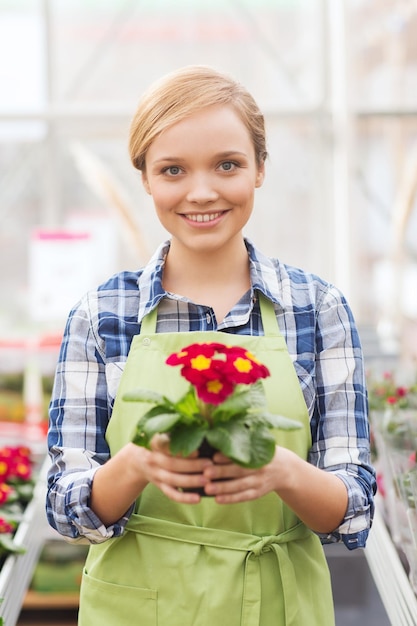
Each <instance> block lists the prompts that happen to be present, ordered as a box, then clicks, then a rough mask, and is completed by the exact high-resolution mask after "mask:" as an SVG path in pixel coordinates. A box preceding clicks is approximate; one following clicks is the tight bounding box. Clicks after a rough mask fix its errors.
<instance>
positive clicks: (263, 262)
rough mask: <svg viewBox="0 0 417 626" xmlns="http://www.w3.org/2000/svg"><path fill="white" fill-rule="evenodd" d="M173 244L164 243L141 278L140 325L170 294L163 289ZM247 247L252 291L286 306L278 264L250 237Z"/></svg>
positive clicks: (139, 281)
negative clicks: (258, 247) (166, 263)
mask: <svg viewBox="0 0 417 626" xmlns="http://www.w3.org/2000/svg"><path fill="white" fill-rule="evenodd" d="M170 245H171V242H170V240H168V241H165V242H164V243H162V244H161V245H160V246H159V247H158V248H157V249H156V250H155V252H154V254H153V255H152V257H151V259H150V261H149V262H148V264H147V265H146V266H145V267H144V268H143V271H142V272H141V273H140V275H139V278H138V288H139V310H138V321H139V322H141V321H142V319H143V318H144V317H145V315H147V314H148V313H150V312H151V311H152V310H153V309H154V308H155V307H156V306H158V304H159V302H160V301H161V300H162V298H164V297H166V296H168V295H170V294H168V292H167V291H165V289H164V288H163V286H162V273H163V269H164V265H165V259H166V255H167V254H168V251H169V248H170ZM245 245H246V249H247V251H248V255H249V264H250V278H251V288H252V292H255V291H260V292H262V293H263V294H264V295H265V296H266V297H267V298H268V299H269V300H271V301H272V302H274V303H276V304H279V305H282V302H283V290H282V283H281V280H280V278H279V271H277V266H276V264H275V263H274V262H273V261H272V260H271V259H270V258H268V257H267V256H265V255H264V254H263V253H262V252H260V250H258V249H257V248H255V246H254V245H253V243H252V242H251V241H250V240H249V239H247V238H245Z"/></svg>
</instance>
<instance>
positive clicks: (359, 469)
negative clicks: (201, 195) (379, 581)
mask: <svg viewBox="0 0 417 626" xmlns="http://www.w3.org/2000/svg"><path fill="white" fill-rule="evenodd" d="M246 246H247V249H248V254H249V259H250V276H251V290H250V291H248V293H247V294H245V296H243V297H242V299H241V300H240V301H239V302H238V303H237V304H236V305H235V306H234V307H233V309H232V310H231V311H230V313H229V314H228V315H227V316H226V317H225V319H224V320H223V321H222V322H221V323H220V324H218V323H217V321H216V318H215V316H214V313H213V310H212V309H211V308H210V307H208V306H203V305H199V304H195V303H193V302H191V301H189V300H188V299H186V298H184V297H181V296H177V295H175V294H172V293H167V292H166V291H165V290H164V288H163V286H162V271H163V266H164V259H165V256H166V254H167V251H168V249H169V242H166V243H164V244H163V245H161V246H160V248H159V249H158V250H157V251H156V253H155V254H154V256H153V258H152V259H151V260H150V262H149V263H148V265H146V267H144V268H143V269H141V270H140V271H138V272H122V273H119V274H116V275H115V276H113V277H112V278H110V280H108V281H107V282H106V283H104V284H103V285H101V286H100V287H98V289H97V290H94V291H90V292H89V293H87V294H86V295H85V296H84V297H83V298H82V300H81V301H80V302H79V303H78V304H77V305H76V306H75V308H74V309H73V310H72V311H71V312H70V315H69V318H68V321H67V325H66V329H65V333H64V338H63V342H62V346H61V351H60V355H59V359H58V364H57V369H56V377H55V385H54V391H53V394H52V400H51V405H50V429H49V434H48V446H49V451H50V455H51V459H52V466H51V468H50V471H49V474H48V495H47V516H48V519H49V522H50V524H51V525H52V526H53V527H54V528H56V529H57V530H58V532H59V533H61V534H62V535H64V536H66V537H67V538H69V540H72V541H88V542H91V543H99V542H101V541H105V540H106V539H108V538H110V537H114V536H119V535H120V534H122V533H123V529H124V527H125V525H126V523H127V520H128V518H129V515H130V513H131V510H129V511H128V512H127V513H126V515H125V516H124V517H123V518H122V519H120V520H119V521H118V522H117V523H115V524H112V525H111V526H109V527H105V526H104V525H103V524H102V522H101V521H100V520H99V519H98V517H97V516H96V515H95V514H94V512H93V511H92V510H91V509H90V507H89V502H90V493H91V485H92V480H93V477H94V474H95V472H96V470H97V469H98V468H99V467H100V465H102V464H103V463H105V462H106V461H107V459H108V458H109V448H108V445H107V443H106V440H105V432H106V428H107V425H108V423H109V419H110V417H111V413H112V409H113V404H114V399H115V396H116V392H117V388H118V384H119V380H120V377H121V374H122V371H123V367H124V363H125V362H126V359H127V357H128V353H129V349H130V345H131V341H132V338H133V337H134V336H135V335H137V334H138V333H139V331H140V324H141V320H142V319H143V317H144V316H145V315H146V314H147V313H149V312H150V311H151V310H152V309H154V308H155V307H156V306H157V305H158V321H157V332H176V331H182V332H187V331H206V330H216V329H217V330H219V331H222V332H229V333H235V334H244V335H260V334H263V330H262V322H261V316H260V310H259V305H258V301H257V298H256V292H257V291H261V292H262V293H263V294H264V295H265V296H266V297H267V298H269V299H270V300H271V301H272V302H273V303H274V306H275V311H276V315H277V320H278V324H279V327H280V330H281V333H282V334H283V336H284V338H285V340H286V343H287V346H288V351H289V354H290V356H291V358H292V361H293V363H294V367H295V370H296V373H297V375H298V378H299V381H300V385H301V389H302V391H303V394H304V398H305V402H306V405H307V408H308V412H309V416H310V426H311V435H312V447H311V449H310V451H309V457H308V460H309V462H310V463H312V464H314V465H316V466H317V467H320V468H322V469H324V470H326V471H329V472H333V473H334V474H336V475H337V476H339V478H340V479H341V480H343V482H344V483H345V485H346V487H347V491H348V501H349V504H348V508H347V511H346V516H345V518H344V520H343V521H342V523H341V525H340V526H339V528H338V529H337V530H336V532H334V533H332V534H331V535H326V536H321V539H322V541H323V542H332V541H340V540H342V541H343V542H344V543H345V544H346V545H347V547H348V548H349V549H353V548H356V547H363V546H364V545H365V542H366V538H367V536H368V532H369V528H370V525H371V521H372V516H373V510H374V504H373V494H374V492H375V474H374V470H373V468H372V466H371V465H370V452H369V429H368V419H367V395H366V387H365V377H364V367H363V357H362V350H361V346H360V341H359V337H358V333H357V330H356V327H355V323H354V320H353V317H352V313H351V311H350V309H349V306H348V305H347V303H346V301H345V299H344V297H343V295H342V294H341V293H340V292H339V291H338V290H337V289H336V288H335V287H334V286H333V285H331V284H328V283H326V282H324V281H323V280H321V279H320V278H318V277H317V276H314V275H312V274H307V273H305V272H303V271H301V270H299V269H297V268H294V267H289V266H287V265H284V264H282V263H280V262H279V261H278V260H276V259H270V258H267V257H265V256H264V255H263V254H261V253H260V252H259V251H258V250H257V249H255V248H254V246H253V245H252V244H251V243H250V242H249V241H248V240H246Z"/></svg>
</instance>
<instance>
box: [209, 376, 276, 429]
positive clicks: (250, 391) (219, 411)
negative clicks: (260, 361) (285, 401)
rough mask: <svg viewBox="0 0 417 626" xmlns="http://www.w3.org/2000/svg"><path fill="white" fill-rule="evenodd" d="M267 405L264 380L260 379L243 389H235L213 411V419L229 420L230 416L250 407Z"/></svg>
mask: <svg viewBox="0 0 417 626" xmlns="http://www.w3.org/2000/svg"><path fill="white" fill-rule="evenodd" d="M265 406H266V403H265V393H264V388H263V386H262V382H261V381H259V380H258V381H257V382H256V383H255V384H253V385H250V386H249V387H245V388H244V389H243V390H242V391H235V393H234V394H233V395H231V396H229V397H228V398H226V400H225V401H224V402H222V404H219V405H218V406H217V407H216V408H215V410H214V411H213V421H214V422H220V421H228V420H230V416H233V418H232V419H234V418H235V416H236V415H242V414H243V413H245V412H247V411H249V410H250V409H256V408H264V407H265Z"/></svg>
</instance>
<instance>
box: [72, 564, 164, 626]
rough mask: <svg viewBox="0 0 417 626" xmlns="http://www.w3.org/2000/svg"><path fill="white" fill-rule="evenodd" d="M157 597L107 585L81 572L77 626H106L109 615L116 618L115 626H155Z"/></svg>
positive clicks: (153, 592)
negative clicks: (144, 625) (139, 625)
mask: <svg viewBox="0 0 417 626" xmlns="http://www.w3.org/2000/svg"><path fill="white" fill-rule="evenodd" d="M157 598H158V592H157V591H156V590H154V589H143V588H142V587H130V586H127V585H118V584H115V583H108V582H106V581H104V580H98V579H97V578H93V577H92V576H90V575H89V574H87V572H86V571H85V570H84V572H83V576H82V582H81V590H80V610H79V617H78V626H98V625H99V624H107V623H108V622H107V620H108V619H109V615H117V626H135V624H146V626H157Z"/></svg>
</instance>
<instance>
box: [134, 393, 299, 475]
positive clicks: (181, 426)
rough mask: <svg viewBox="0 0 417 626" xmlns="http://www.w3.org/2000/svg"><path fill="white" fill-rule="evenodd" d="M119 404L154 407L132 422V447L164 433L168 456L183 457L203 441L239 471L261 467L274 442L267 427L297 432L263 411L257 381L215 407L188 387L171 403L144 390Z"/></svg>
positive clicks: (288, 422)
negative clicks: (166, 437) (168, 443)
mask: <svg viewBox="0 0 417 626" xmlns="http://www.w3.org/2000/svg"><path fill="white" fill-rule="evenodd" d="M123 400H124V401H126V402H144V403H151V404H153V405H154V406H152V407H151V408H150V409H149V410H148V411H146V413H145V414H144V415H143V416H142V417H141V418H140V419H139V420H138V423H137V425H136V430H135V433H134V436H133V439H132V440H133V442H134V443H135V444H137V445H139V446H143V447H146V448H149V447H150V442H151V439H152V437H153V436H154V435H155V434H156V433H168V434H169V437H170V450H171V452H172V454H174V455H182V456H184V457H187V456H189V455H190V454H191V453H192V452H194V451H195V450H198V448H199V447H200V445H201V444H202V442H203V440H204V438H206V439H207V441H208V442H209V443H210V444H211V445H212V446H213V448H215V449H216V450H219V451H220V452H222V453H223V454H224V455H225V456H227V457H228V458H230V459H231V460H233V461H234V462H235V463H237V464H238V465H241V466H243V467H251V468H256V467H262V466H263V465H265V464H266V463H269V462H270V461H271V460H272V457H273V456H274V452H275V439H274V437H273V435H272V433H271V432H270V431H271V429H284V430H295V429H298V428H301V424H300V423H299V422H296V421H295V420H292V419H289V418H287V417H284V416H281V415H273V414H271V413H269V412H268V411H266V402H265V396H264V392H263V386H262V383H261V382H260V381H258V382H257V383H255V384H254V385H252V386H250V387H249V388H245V389H243V390H242V391H240V390H239V391H236V393H234V394H233V395H230V396H229V397H228V398H227V399H226V400H225V401H224V402H222V403H221V404H219V405H216V406H213V405H207V404H205V403H203V402H201V401H200V400H199V399H198V398H197V396H196V394H195V390H194V387H193V386H192V385H190V386H189V388H188V390H187V391H186V393H185V394H184V395H183V396H182V397H181V398H180V399H179V400H178V401H177V402H172V401H171V400H169V399H168V398H166V397H165V396H163V395H161V394H158V393H154V392H151V391H148V390H144V389H137V390H135V391H133V392H129V393H127V394H125V395H124V396H123Z"/></svg>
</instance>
